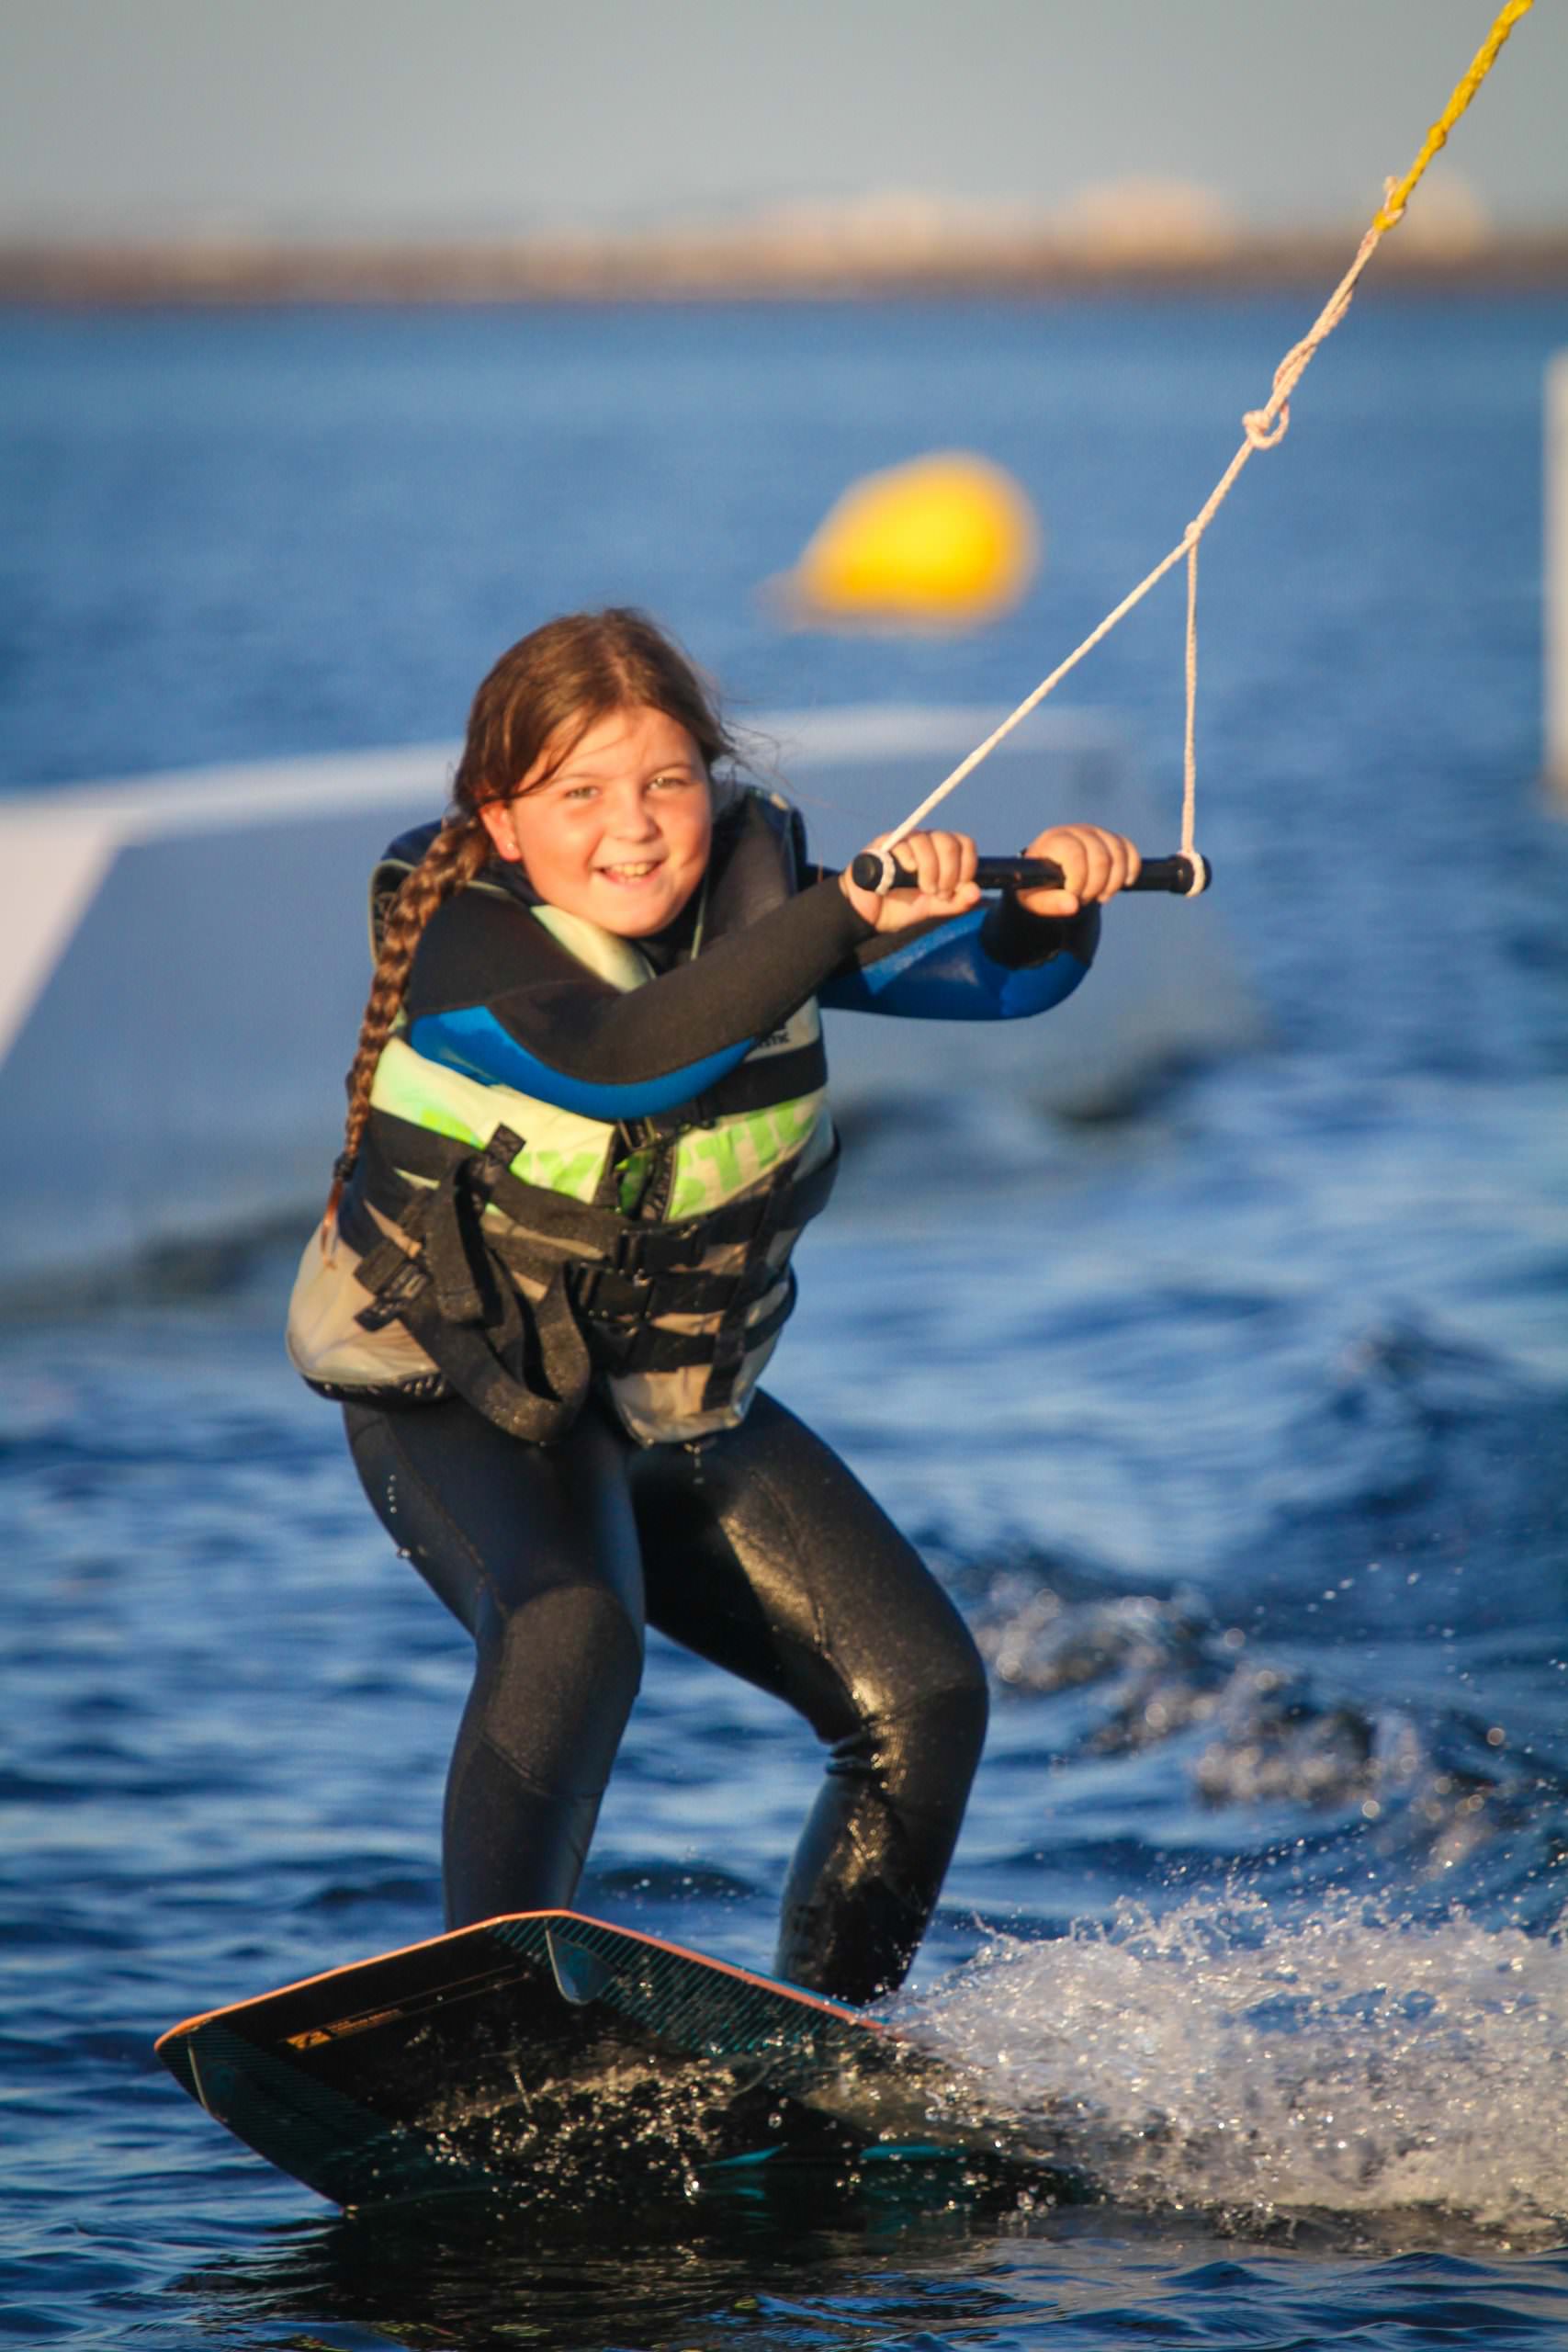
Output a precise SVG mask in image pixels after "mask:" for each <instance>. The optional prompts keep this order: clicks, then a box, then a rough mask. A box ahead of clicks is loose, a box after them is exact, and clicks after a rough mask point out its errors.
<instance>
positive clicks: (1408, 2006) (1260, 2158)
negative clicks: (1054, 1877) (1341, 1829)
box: [896, 1898, 1568, 2244]
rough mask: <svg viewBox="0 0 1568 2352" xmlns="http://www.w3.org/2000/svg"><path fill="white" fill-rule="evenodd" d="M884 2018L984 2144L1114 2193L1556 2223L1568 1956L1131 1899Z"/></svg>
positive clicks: (1530, 1946)
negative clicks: (1055, 2163) (953, 2086)
mask: <svg viewBox="0 0 1568 2352" xmlns="http://www.w3.org/2000/svg"><path fill="white" fill-rule="evenodd" d="M896 2015H897V2022H898V2024H899V2026H900V2027H901V2028H902V2029H903V2030H905V2031H909V2032H912V2033H913V2034H914V2035H915V2036H916V2037H917V2038H918V2040H919V2041H920V2042H921V2043H922V2044H923V2045H924V2046H926V2047H928V2048H931V2049H933V2050H935V2051H936V2052H939V2053H940V2054H941V2055H942V2058H943V2059H944V2060H945V2061H947V2062H948V2063H952V2062H953V2061H957V2062H958V2063H959V2064H960V2066H961V2068H962V2070H963V2080H964V2087H963V2091H962V2093H960V2094H959V2095H958V2096H959V2099H960V2102H961V2103H962V2104H963V2105H964V2108H965V2109H968V2110H969V2111H970V2112H971V2113H977V2112H978V2111H979V2110H980V2109H984V2110H985V2111H986V2113H987V2115H988V2116H989V2117H990V2118H991V2119H992V2120H994V2121H995V2123H996V2125H997V2127H998V2137H1000V2138H1004V2139H1005V2138H1006V2137H1007V2136H1008V2135H1009V2133H1010V2134H1011V2135H1012V2136H1013V2139H1014V2142H1015V2143H1016V2142H1017V2141H1018V2140H1019V2139H1021V2140H1022V2141H1023V2142H1024V2143H1032V2144H1036V2145H1039V2146H1041V2147H1051V2148H1055V2149H1056V2150H1058V2151H1060V2152H1061V2153H1063V2154H1066V2155H1068V2156H1070V2157H1071V2158H1072V2159H1073V2160H1074V2161H1076V2162H1077V2163H1078V2164H1080V2165H1082V2166H1083V2167H1084V2168H1085V2169H1086V2170H1087V2171H1089V2173H1091V2174H1092V2175H1093V2176H1094V2177H1095V2178H1096V2179H1097V2180H1098V2181H1099V2182H1100V2184H1101V2185H1102V2187H1103V2188H1105V2190H1106V2191H1107V2192H1108V2193H1109V2194H1110V2195H1111V2197H1112V2198H1114V2199H1118V2200H1119V2201H1123V2202H1136V2203H1142V2204H1153V2205H1159V2206H1164V2207H1169V2206H1172V2205H1175V2206H1178V2207H1181V2208H1186V2209H1195V2208H1201V2209H1205V2210H1209V2211H1214V2210H1216V2209H1225V2210H1229V2211H1232V2212H1234V2213H1235V2214H1236V2216H1237V2218H1238V2219H1247V2218H1251V2219H1255V2220H1257V2221H1258V2222H1267V2221H1269V2220H1271V2219H1274V2218H1276V2217H1279V2216H1281V2215H1285V2214H1290V2213H1299V2212H1303V2211H1315V2212H1318V2213H1324V2212H1333V2213H1342V2214H1355V2215H1358V2216H1366V2217H1371V2216H1372V2215H1375V2214H1396V2213H1399V2212H1402V2211H1403V2212H1410V2211H1415V2210H1418V2209H1424V2210H1425V2211H1427V2212H1433V2211H1441V2212H1443V2213H1448V2214H1452V2215H1455V2216H1462V2217H1464V2218H1465V2219H1466V2220H1467V2221H1469V2222H1471V2223H1472V2224H1473V2225H1475V2226H1477V2227H1479V2228H1481V2229H1483V2230H1485V2231H1486V2232H1488V2233H1503V2234H1504V2235H1505V2236H1506V2237H1507V2238H1508V2239H1509V2240H1510V2242H1512V2243H1516V2244H1518V2243H1535V2242H1538V2241H1540V2240H1541V2239H1542V2238H1544V2237H1551V2236H1556V2235H1560V2234H1561V2223H1562V2219H1563V2217H1564V2216H1568V2101H1565V2100H1564V2098H1563V2096H1562V2085H1563V2080H1564V2064H1565V2061H1568V1950H1565V1949H1564V1947H1563V1945H1562V1943H1561V1942H1560V1941H1559V1940H1558V1939H1556V1938H1552V1939H1542V1938H1540V1937H1529V1936H1526V1935H1523V1934H1521V1933H1519V1932H1518V1931H1517V1930H1516V1929H1509V1928H1502V1929H1486V1928H1482V1927H1479V1926H1478V1925H1476V1924H1475V1923H1474V1922H1473V1921H1472V1919H1470V1918H1469V1917H1466V1916H1464V1915H1463V1914H1462V1913H1456V1914H1454V1915H1451V1916H1450V1917H1449V1918H1448V1919H1446V1920H1445V1921H1443V1922H1442V1923H1441V1924H1440V1925H1438V1927H1436V1928H1428V1927H1421V1928H1404V1927H1401V1926H1399V1925H1397V1924H1393V1923H1391V1922H1389V1921H1387V1920H1385V1919H1379V1918H1377V1917H1373V1916H1372V1914H1371V1911H1370V1909H1369V1908H1368V1907H1366V1906H1363V1905H1359V1904H1356V1903H1354V1902H1349V1901H1342V1902H1341V1903H1340V1904H1339V1905H1337V1906H1328V1907H1325V1909H1324V1910H1323V1911H1322V1912H1321V1913H1320V1914H1319V1915H1318V1916H1317V1917H1314V1918H1313V1919H1311V1920H1310V1921H1308V1922H1306V1923H1304V1924H1284V1923H1281V1922H1280V1921H1279V1920H1278V1919H1277V1918H1276V1917H1273V1916H1272V1915H1271V1914H1270V1913H1269V1909H1268V1907H1267V1905H1264V1904H1263V1903H1262V1902H1260V1901H1258V1900H1256V1899H1254V1898H1242V1899H1240V1900H1232V1901H1228V1902H1223V1903H1216V1902H1214V1901H1213V1899H1212V1898H1211V1899H1197V1900H1194V1901H1192V1902H1190V1903H1188V1904H1186V1905H1182V1906H1181V1907H1180V1908H1179V1909H1178V1910H1175V1911H1173V1912H1171V1913H1169V1914H1168V1915H1167V1916H1166V1917H1161V1918H1155V1917H1152V1916H1150V1915H1149V1914H1147V1913H1146V1912H1144V1911H1142V1910H1139V1909H1135V1908H1134V1907H1133V1906H1131V1905H1128V1906H1125V1907H1124V1908H1123V1909H1122V1911H1121V1912H1120V1913H1119V1914H1118V1916H1117V1917H1116V1918H1115V1919H1114V1920H1113V1921H1112V1923H1111V1926H1110V1927H1109V1928H1105V1929H1100V1928H1085V1929H1084V1930H1082V1931H1080V1932H1078V1933H1077V1934H1075V1935H1074V1936H1072V1937H1070V1938H1068V1939H1064V1940H1061V1941H1057V1942H1051V1943H1024V1942H1020V1941H1016V1940H1014V1939H1009V1938H1001V1939H998V1940H997V1941H996V1942H994V1943H993V1944H991V1945H989V1946H987V1949H986V1950H985V1951H982V1952H981V1953H980V1954H979V1955H978V1956H977V1957H976V1959H975V1960H974V1961H972V1962H969V1963H968V1964H967V1965H966V1966H965V1967H964V1968H962V1969H960V1970H958V1971H957V1972H956V1973H954V1974H953V1975H952V1976H950V1977H948V1978H947V1979H945V1980H944V1981H943V1983H942V1985H939V1986H937V1987H935V1988H934V1989H933V1990H932V1991H931V1992H929V1993H927V1994H925V1995H922V1996H915V1997H911V1998H909V1999H907V2000H906V2001H904V2002H902V2003H901V2004H900V2005H899V2007H898V2008H897V2012H896Z"/></svg>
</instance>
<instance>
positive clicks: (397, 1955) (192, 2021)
mask: <svg viewBox="0 0 1568 2352" xmlns="http://www.w3.org/2000/svg"><path fill="white" fill-rule="evenodd" d="M512 1919H560V1920H574V1921H576V1922H577V1923H578V1924H579V1925H581V1926H582V1927H585V1928H604V1930H605V1931H606V1933H608V1934H610V1935H613V1936H626V1938H627V1939H629V1940H630V1941H631V1942H633V1943H640V1944H650V1945H652V1947H653V1949H654V1950H655V1951H668V1952H673V1953H674V1955H675V1957H676V1958H677V1959H678V1960H690V1961H694V1962H696V1964H697V1965H698V1967H700V1968H711V1969H716V1970H717V1972H718V1973H720V1974H721V1975H724V1976H737V1977H739V1979H740V1981H741V1983H742V1984H745V1985H761V1987H762V1989H763V1990H764V1991H766V1992H772V1993H783V1994H785V1995H786V1996H788V1997H789V1998H790V1999H791V2000H793V2001H798V2002H800V2004H801V2006H802V2007H805V2008H808V2009H828V2010H830V2011H831V2013H832V2014H833V2016H834V2017H840V2018H847V2019H848V2020H849V2022H850V2023H851V2024H852V2025H858V2026H863V2027H864V2028H865V2029H866V2030H867V2031H868V2032H871V2033H886V2032H888V2030H889V2029H888V2028H887V2027H886V2025H884V2024H883V2022H882V2020H881V2019H880V2018H873V2017H868V2016H867V2015H866V2013H865V2011H864V2010H863V2009H857V2008H855V2007H852V2005H851V2004H850V2003H849V2002H846V2001H834V2000H830V1999H829V1997H828V1996H826V1995H825V1994H822V1993H810V1992H807V1989H806V1988H805V1986H804V1985H787V1984H785V1983H784V1979H783V1978H782V1977H778V1976H763V1975H761V1973H759V1972H758V1971H757V1970H756V1969H754V1968H739V1967H737V1966H736V1964H735V1962H733V1961H728V1960H715V1959H714V1957H713V1955H712V1954H711V1953H710V1952H705V1951H693V1950H692V1948H691V1946H690V1945H689V1944H674V1943H671V1941H670V1939H669V1938H668V1937H666V1936H650V1935H647V1934H645V1933H644V1931H643V1930H642V1928H623V1927H620V1926H618V1925H617V1924H616V1922H615V1920H613V1919H595V1918H593V1917H591V1916H590V1914H589V1913H588V1912H586V1911H564V1910H561V1909H560V1908H559V1907H556V1908H553V1909H550V1910H547V1911H498V1912H496V1913H495V1914H494V1915H493V1917H491V1918H489V1919H470V1920H469V1921H468V1925H467V1927H463V1928H447V1929H446V1932H445V1933H444V1934H442V1935H439V1936H422V1937H421V1938H420V1939H419V1940H418V1942H416V1943H412V1944H399V1945H397V1946H396V1947H395V1948H394V1949H393V1950H392V1951H379V1952H372V1953H371V1954H370V1955H369V1957H368V1958H367V1959H365V1960H349V1961H344V1962H342V1963H341V1965H340V1966H338V1967H336V1968H321V1969H318V1970H317V1971H316V1973H315V1974H314V1975H312V1976H298V1977H296V1978H295V1979H294V1980H293V1982H292V1983H290V1984H288V1985H273V1986H271V1987H270V1988H269V1989H268V1990H267V1991H266V1992H265V1993H255V1994H253V1995H252V1996H250V1998H249V1999H247V2000H243V2001H225V2002H224V2003H222V2005H221V2006H220V2007H218V2008H216V2009H202V2010H199V2011H198V2012H197V2015H196V2016H195V2017H189V2018H181V2020H180V2022H179V2024H178V2025H172V2026H170V2027H169V2029H168V2030H167V2031H166V2032H164V2033H161V2034H160V2035H159V2036H158V2039H157V2041H155V2042H154V2043H153V2044H152V2048H153V2050H154V2052H161V2051H162V2050H163V2048H164V2044H165V2043H166V2042H175V2041H179V2040H180V2038H181V2037H182V2035H185V2034H187V2033H190V2032H192V2031H194V2030H195V2029H196V2027H197V2026H198V2025H210V2024H211V2023H212V2022H213V2021H214V2020H215V2019H217V2018H226V2017H231V2016H232V2015H233V2013H234V2012H235V2010H237V2009H249V2008H252V2007H254V2005H255V2003H256V2002H257V2001H262V2000H272V1999H273V1998H275V1997H277V1996H282V1995H283V1994H285V1993H302V1992H303V1991H304V1990H305V1989H306V1987H307V1986H308V1985H325V1984H327V1983H328V1982H329V1981H330V1980H331V1979H332V1978H333V1977H334V1976H350V1975H352V1974H353V1973H354V1972H355V1969H359V1968H371V1967H374V1966H375V1965H376V1963H377V1962H378V1961H383V1960H400V1959H401V1958H402V1957H403V1956H404V1954H405V1953H408V1952H414V1951H431V1950H433V1949H434V1946H435V1945H437V1944H449V1943H455V1942H456V1941H457V1938H458V1937H459V1936H471V1935H472V1934H473V1933H474V1932H475V1930H476V1929H478V1928H499V1927H504V1926H505V1925H506V1923H507V1922H508V1921H509V1920H512Z"/></svg>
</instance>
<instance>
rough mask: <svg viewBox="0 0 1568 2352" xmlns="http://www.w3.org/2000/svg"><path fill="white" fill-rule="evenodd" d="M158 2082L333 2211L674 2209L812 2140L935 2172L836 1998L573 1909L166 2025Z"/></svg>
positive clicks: (895, 2066)
mask: <svg viewBox="0 0 1568 2352" xmlns="http://www.w3.org/2000/svg"><path fill="white" fill-rule="evenodd" d="M157 2050H158V2054H159V2056H160V2057H161V2058H162V2059H163V2061H164V2064H165V2065H166V2066H167V2067H168V2068H169V2070H170V2072H171V2073H172V2074H173V2075H174V2076H175V2081H176V2082H178V2083H179V2084H180V2085H181V2086H183V2087H184V2088H185V2089H186V2090H187V2091H188V2092H189V2093H190V2095H191V2097H192V2098H195V2099H197V2100H198V2101H199V2103H200V2104H201V2106H203V2107H204V2108H205V2109H207V2111H208V2113H209V2115H211V2116H213V2117H214V2118H215V2119H216V2120H218V2121H219V2122H220V2123H222V2124H224V2125H226V2126H227V2127H228V2129H229V2130H230V2131H232V2132H233V2133H234V2134H235V2135H236V2137H237V2138H239V2139H241V2140H243V2142H245V2143H246V2144H247V2145H248V2146H250V2147H252V2148H254V2150H255V2151H256V2153H257V2154H260V2155H262V2156H265V2158H266V2159H267V2161H268V2162H269V2163H270V2164H273V2165H277V2166H278V2167H279V2168H280V2169H281V2170H282V2171H284V2172H286V2173H288V2174H291V2175H292V2176H293V2177H294V2178H295V2179H297V2180H299V2181H302V2182H304V2183H305V2184H306V2186H307V2187H308V2188H312V2189H315V2190H316V2191H318V2193H319V2194H320V2195H321V2196H322V2197H326V2198H329V2199H332V2200H333V2202H334V2203H336V2204H339V2205H342V2206H344V2207H355V2208H357V2207H364V2206H368V2205H377V2204H384V2203H387V2202H389V2201H392V2200H397V2199H414V2198H428V2197H431V2196H441V2195H452V2194H468V2195H472V2194H476V2193H477V2194H481V2195H482V2194H489V2193H494V2192H499V2193H501V2194H503V2195H505V2196H506V2197H507V2198H508V2199H509V2201H510V2200H513V2199H517V2198H518V2197H522V2198H523V2199H525V2200H527V2201H535V2202H552V2201H556V2200H558V2199H560V2200H567V2201H571V2202H576V2203H581V2200H582V2198H583V2196H584V2193H585V2192H591V2193H592V2195H593V2196H596V2197H599V2198H603V2197H604V2196H605V2195H606V2194H611V2195H625V2194H626V2193H628V2192H631V2193H635V2194H637V2195H638V2196H641V2197H644V2198H647V2197H650V2196H652V2197H657V2196H658V2195H660V2193H661V2192H668V2193H669V2194H671V2196H675V2197H679V2196H681V2195H682V2194H683V2195H685V2196H687V2197H689V2196H690V2195H692V2194H693V2193H694V2189H697V2188H701V2187H703V2186H704V2185H705V2183H707V2182H709V2181H711V2179H712V2177H713V2176H714V2174H715V2172H716V2170H722V2169H723V2168H725V2167H731V2168H733V2167H736V2166H739V2167H746V2166H755V2165H760V2164H761V2163H762V2162H763V2161H764V2160H765V2159H767V2158H768V2157H770V2156H772V2155H774V2154H780V2153H783V2152H785V2151H789V2150H798V2149H799V2148H800V2147H801V2146H802V2145H803V2144H804V2145H807V2146H809V2145H810V2144H811V2143H813V2141H815V2142H816V2143H818V2144H822V2145H826V2144H831V2146H832V2147H834V2148H835V2149H838V2150H840V2151H842V2150H843V2149H845V2148H850V2149H853V2150H858V2151H860V2152H862V2153H870V2154H878V2155H886V2154H893V2153H895V2152H897V2153H898V2154H902V2155H906V2156H908V2155H918V2156H922V2157H923V2156H940V2155H942V2154H946V2153H947V2151H945V2150H943V2149H942V2148H940V2147H938V2146H936V2145H934V2144H930V2145H929V2144H927V2142H926V2139H925V2138H924V2137H923V2136H922V2119H923V2118H924V2116H925V2115H926V2114H927V2112H928V2111H929V2109H928V2105H927V2099H926V2093H925V2090H924V2087H923V2069H922V2067H921V2064H920V2063H919V2056H918V2053H916V2052H914V2051H913V2050H912V2048H911V2046H910V2045H909V2044H908V2042H906V2041H903V2039H902V2038H901V2037H900V2036H899V2035H897V2033H896V2032H894V2031H893V2030H890V2029H889V2028H888V2027H887V2026H886V2025H883V2024H881V2023H880V2022H878V2021H877V2020H875V2019H874V2018H870V2017H867V2016H866V2015H865V2014H864V2013H863V2012H862V2011H860V2010H857V2009H854V2008H852V2007H846V2006H845V2005H844V2004H843V2003H841V2002H837V2001H830V2000H826V1999H823V1998H821V1997H820V1996H818V1995H816V1994H814V1993H807V1992H804V1991H802V1990H801V1989H800V1988H799V1987H798V1986H796V1985H785V1984H782V1983H779V1982H777V1981H776V1980H774V1979H773V1978H770V1977H766V1976H760V1975H756V1974H753V1973H751V1972H750V1971H749V1970H747V1969H744V1968H737V1967H733V1966H731V1965H730V1964H729V1963H728V1962H724V1961H717V1960H710V1959H706V1958H705V1957H704V1956H703V1955H702V1954H701V1953H699V1952H694V1951H685V1950H683V1949H682V1947H681V1946H679V1945H677V1944H671V1943H666V1942H664V1941H663V1940H662V1939H660V1938H658V1937H656V1936H648V1935H643V1934H640V1933H638V1932H637V1931H636V1930H635V1929H631V1928H619V1927H612V1926H610V1925H608V1924H607V1923H606V1922H605V1921H604V1920H599V1919H591V1918H586V1917H582V1916H581V1915H580V1914H579V1913H576V1912H572V1911H536V1912H523V1913H519V1914H516V1915H513V1916H509V1917H501V1918H495V1919H488V1920H486V1921H484V1922H483V1923H482V1924H481V1925H479V1926H477V1927H468V1928H458V1929H457V1930H456V1931H455V1932H454V1933H452V1934H448V1935H444V1936H437V1937H435V1938H434V1939H431V1940H430V1941H428V1942H424V1943H417V1944H412V1945H410V1946H408V1947H407V1948H406V1949H404V1950H402V1951H391V1952H386V1953H383V1954H381V1955H380V1956H379V1957H378V1958H376V1959H372V1960H365V1961H360V1962H355V1964H353V1965H351V1966H349V1967H344V1968H337V1969H333V1970H330V1971H329V1972H328V1973H326V1974H324V1975H321V1976H312V1977H309V1978H307V1979H305V1980H304V1981H303V1982H302V1983H300V1984H298V1985H285V1986H284V1987H283V1988H282V1989H281V1990H280V1991H277V1992H275V1993H267V1994H264V1995H263V1996H261V1997H260V1998H259V1999H255V2000H250V2001H243V2002H240V2003H239V2004H237V2005H236V2006H234V2007H228V2008H220V2009H214V2010H211V2011H209V2012H208V2013H207V2014H206V2015H204V2016H201V2017H195V2018H187V2019H186V2022H185V2023H184V2024H183V2025H177V2026H175V2027H173V2028H172V2029H171V2030H169V2031H168V2032H167V2033H165V2034H164V2035H163V2036H162V2038H161V2039H160V2041H158V2044H157Z"/></svg>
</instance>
